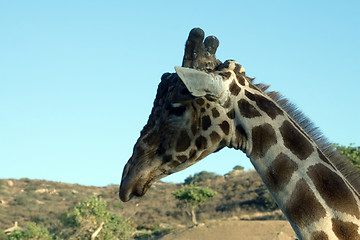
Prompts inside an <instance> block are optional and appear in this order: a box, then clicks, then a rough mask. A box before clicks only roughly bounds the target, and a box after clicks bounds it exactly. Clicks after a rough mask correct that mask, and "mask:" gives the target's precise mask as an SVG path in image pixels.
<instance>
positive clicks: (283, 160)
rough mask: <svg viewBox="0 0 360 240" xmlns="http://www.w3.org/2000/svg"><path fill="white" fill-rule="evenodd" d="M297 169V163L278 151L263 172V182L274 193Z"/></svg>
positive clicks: (282, 186) (280, 188) (284, 184)
mask: <svg viewBox="0 0 360 240" xmlns="http://www.w3.org/2000/svg"><path fill="white" fill-rule="evenodd" d="M297 169H298V166H297V164H296V163H295V162H294V161H292V160H291V159H290V158H289V157H288V156H287V155H286V154H284V153H280V154H279V155H278V156H277V157H276V158H275V160H274V161H273V163H272V164H271V166H270V167H269V168H268V169H267V170H266V172H265V174H264V182H265V183H266V184H267V186H268V187H269V189H270V190H271V191H273V192H275V193H277V192H279V191H281V190H282V189H283V188H284V187H286V185H287V184H288V183H289V181H290V179H291V176H292V174H293V173H294V172H295V171H296V170H297Z"/></svg>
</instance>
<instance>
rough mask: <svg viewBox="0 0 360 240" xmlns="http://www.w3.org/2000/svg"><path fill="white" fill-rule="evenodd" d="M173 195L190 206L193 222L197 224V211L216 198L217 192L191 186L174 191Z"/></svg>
mask: <svg viewBox="0 0 360 240" xmlns="http://www.w3.org/2000/svg"><path fill="white" fill-rule="evenodd" d="M172 194H173V195H174V196H175V198H176V199H179V200H180V201H182V202H185V203H186V204H188V205H190V207H191V217H192V218H191V219H192V222H193V223H194V224H197V220H196V214H195V209H196V208H198V207H199V206H200V205H201V204H203V203H205V202H206V201H208V200H209V199H210V198H212V197H214V196H215V195H216V194H217V192H215V191H214V190H211V189H210V188H208V187H198V186H195V185H193V184H190V185H189V186H185V187H183V188H180V189H178V190H175V191H173V192H172Z"/></svg>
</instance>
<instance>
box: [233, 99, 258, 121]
mask: <svg viewBox="0 0 360 240" xmlns="http://www.w3.org/2000/svg"><path fill="white" fill-rule="evenodd" d="M238 107H239V110H240V113H241V115H242V116H243V117H245V118H254V117H260V116H261V114H260V113H259V111H258V110H256V108H255V107H254V106H253V105H251V104H250V103H249V102H248V101H246V100H245V99H240V100H239V101H238Z"/></svg>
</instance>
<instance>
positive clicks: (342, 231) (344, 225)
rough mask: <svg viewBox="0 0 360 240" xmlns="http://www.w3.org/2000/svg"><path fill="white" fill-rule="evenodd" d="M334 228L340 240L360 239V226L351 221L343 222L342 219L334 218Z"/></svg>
mask: <svg viewBox="0 0 360 240" xmlns="http://www.w3.org/2000/svg"><path fill="white" fill-rule="evenodd" d="M331 222H332V225H333V227H332V229H333V231H334V233H335V235H336V236H337V237H338V238H339V240H350V239H360V235H359V233H358V229H359V226H357V225H355V224H354V223H351V222H343V221H341V220H337V219H332V220H331Z"/></svg>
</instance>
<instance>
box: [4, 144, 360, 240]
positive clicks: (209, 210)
mask: <svg viewBox="0 0 360 240" xmlns="http://www.w3.org/2000/svg"><path fill="white" fill-rule="evenodd" d="M336 148H337V149H338V150H339V151H340V152H341V154H343V155H345V156H346V157H347V158H348V159H349V161H351V162H352V163H353V164H354V165H355V166H357V168H359V169H360V147H359V146H355V145H354V144H350V145H349V146H340V145H336ZM240 169H242V167H241V166H235V167H234V170H240ZM209 179H210V180H211V181H209ZM186 182H187V183H188V184H187V185H186V186H187V187H189V186H193V187H195V186H194V183H196V187H200V188H205V187H208V188H209V189H213V190H214V191H216V192H217V193H218V195H219V197H216V198H212V200H211V201H205V202H203V203H200V204H199V205H197V207H195V208H194V213H195V211H196V215H195V217H196V218H195V221H204V220H205V219H226V218H230V217H233V216H242V215H251V214H252V213H254V212H264V214H265V213H267V215H266V216H267V217H266V219H285V217H284V216H282V215H276V214H275V212H273V210H274V209H276V204H275V202H274V201H273V199H272V197H271V195H270V194H269V192H268V191H267V190H266V188H265V186H264V185H263V183H262V181H261V179H260V178H259V176H258V174H257V173H256V172H255V171H244V172H241V173H240V174H233V175H232V174H227V175H226V176H225V177H219V176H218V175H216V174H215V173H209V172H206V171H203V172H200V173H196V174H194V175H193V176H189V177H188V178H187V180H186ZM176 189H179V185H178V184H171V183H163V182H156V183H154V185H153V187H152V188H150V189H149V191H148V193H147V194H146V196H144V197H143V198H139V199H137V198H135V199H133V200H132V201H130V202H128V203H121V202H120V201H119V198H118V186H117V185H110V186H107V187H101V188H99V187H90V186H81V185H77V184H66V183H58V182H50V181H44V180H30V179H26V178H24V179H20V180H14V179H0V229H2V230H0V240H5V239H6V240H8V239H9V236H6V235H5V234H4V233H3V230H5V229H8V228H10V227H12V226H13V225H14V222H15V221H17V222H18V223H19V226H20V227H22V231H19V230H18V231H15V232H13V233H12V235H11V237H12V239H24V240H26V239H75V238H78V239H90V238H88V237H89V236H90V237H91V235H92V234H93V233H94V232H95V231H96V230H98V229H99V228H100V226H101V224H102V223H103V224H102V227H101V230H100V231H99V233H98V238H97V239H109V238H111V237H113V238H114V239H126V237H128V236H130V234H131V233H132V232H133V231H135V229H134V228H136V233H137V234H135V235H133V238H136V239H152V238H156V237H155V236H159V235H163V234H165V233H166V232H169V231H171V230H172V229H174V228H175V226H177V225H180V224H181V225H186V224H190V221H189V215H190V216H191V209H192V207H191V204H190V203H188V202H187V201H186V200H180V201H173V199H172V198H173V196H172V194H171V193H172V192H174V190H176ZM179 190H180V189H179ZM94 196H98V197H94ZM178 199H180V198H178ZM200 202H201V201H200ZM180 203H181V204H182V205H183V206H184V207H187V209H188V211H187V212H186V211H183V209H181V208H179V207H177V206H179V204H180ZM198 206H201V207H198ZM269 213H270V217H269ZM272 214H273V215H272ZM250 218H251V217H250ZM125 219H128V220H125ZM130 221H131V223H130ZM165 223H166V224H165ZM118 229H120V231H119V232H118V231H117V230H118ZM31 236H33V237H31Z"/></svg>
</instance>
